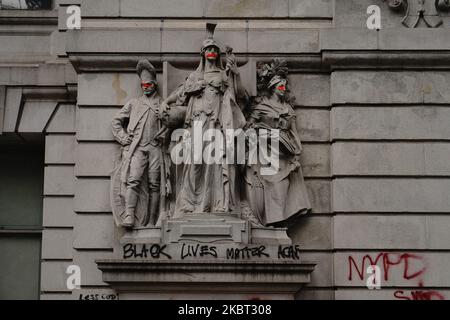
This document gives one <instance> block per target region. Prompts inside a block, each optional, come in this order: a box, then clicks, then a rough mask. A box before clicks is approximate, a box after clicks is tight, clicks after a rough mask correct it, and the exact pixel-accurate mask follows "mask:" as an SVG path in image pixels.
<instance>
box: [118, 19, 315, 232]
mask: <svg viewBox="0 0 450 320" xmlns="http://www.w3.org/2000/svg"><path fill="white" fill-rule="evenodd" d="M214 28H215V25H214V24H208V25H207V29H208V32H209V36H208V38H207V39H206V40H204V41H203V45H202V48H201V51H200V54H201V58H200V63H199V65H198V68H197V69H196V70H195V71H193V72H192V73H191V74H189V76H188V77H187V78H186V79H185V80H184V81H182V79H180V80H181V84H180V85H179V86H178V88H177V89H176V90H174V92H172V93H171V94H169V96H168V97H167V98H166V99H165V100H162V99H161V98H160V96H159V94H158V83H157V81H156V71H155V68H154V67H153V66H152V65H151V64H150V62H149V61H147V60H141V61H139V63H138V65H137V73H138V75H139V77H140V79H141V87H142V91H143V95H142V96H141V97H140V98H137V99H133V100H131V101H129V102H128V103H126V104H125V106H124V107H123V108H122V109H121V110H120V111H119V112H118V113H117V114H116V115H115V116H114V118H113V121H112V132H113V134H114V137H115V139H116V140H117V141H118V142H119V143H120V144H121V146H122V149H121V150H122V154H121V161H120V164H119V165H118V166H117V167H116V169H115V170H114V172H113V174H112V177H111V179H112V180H111V204H112V210H113V213H114V217H115V220H116V223H117V225H119V226H123V227H125V228H138V227H153V226H160V225H161V223H162V221H163V220H170V219H180V218H186V217H190V216H195V217H197V218H199V217H200V218H201V217H205V216H207V215H222V216H227V215H230V216H234V217H238V218H240V219H243V220H248V221H250V222H251V223H252V224H253V225H256V226H265V227H268V226H275V227H278V226H288V225H289V224H290V223H291V222H293V221H294V220H295V218H296V217H297V216H299V215H301V214H304V213H306V212H308V211H309V210H310V207H311V206H310V203H309V200H308V196H307V192H306V187H305V182H304V180H303V174H302V169H301V162H300V154H301V151H302V145H301V142H300V138H299V133H298V130H297V127H296V115H295V112H294V109H293V105H292V103H293V97H292V96H291V94H290V92H289V83H288V78H287V73H288V69H287V64H286V62H285V61H282V60H273V61H272V63H271V64H260V65H259V66H258V74H257V86H258V95H257V96H256V97H251V96H250V95H249V94H248V93H247V91H246V90H245V89H244V87H243V86H242V83H241V77H240V71H239V69H238V67H237V64H236V58H235V56H234V54H233V53H232V49H231V48H227V49H226V53H225V59H224V60H225V61H224V62H225V66H224V65H223V64H222V58H221V53H222V52H221V48H220V46H219V44H218V43H217V42H216V41H215V40H214V38H213V35H214ZM180 129H183V130H184V131H183V132H185V133H184V135H183V136H181V137H178V138H175V139H174V138H173V136H174V135H173V133H174V132H175V131H176V130H180ZM239 130H240V131H239ZM250 131H251V132H253V133H254V135H253V138H254V140H255V141H257V146H258V152H259V153H258V156H257V157H256V158H257V160H256V161H249V158H250V157H251V155H249V154H248V153H249V152H248V153H246V157H245V161H244V163H234V162H230V161H216V162H212V163H210V162H208V161H206V162H205V161H199V162H197V161H188V162H184V163H183V164H174V162H173V161H172V159H171V155H172V154H171V151H173V146H174V144H176V143H185V144H186V143H188V144H195V143H197V142H196V141H195V140H194V138H195V137H196V135H198V134H200V136H201V137H203V138H204V137H205V136H209V135H210V133H211V132H219V133H223V136H226V134H227V132H250ZM272 132H276V135H272V134H271V133H272ZM245 137H246V138H245V139H244V140H241V143H242V144H245V145H248V144H249V140H251V136H250V135H245ZM249 137H250V138H249ZM215 139H217V137H216V138H215ZM275 139H276V143H275ZM202 141H203V140H202ZM213 141H214V138H212V139H210V142H211V143H212V142H213ZM216 142H217V141H216ZM231 142H235V139H234V138H233V139H231ZM231 144H233V143H231ZM231 144H230V143H228V144H227V143H225V148H231V149H232V148H233V147H232V146H231ZM262 145H266V146H267V145H270V146H272V147H273V146H277V148H276V149H275V148H272V149H270V148H269V149H270V150H269V154H267V153H264V152H260V150H261V148H260V147H261V146H262ZM187 150H189V151H188V153H189V154H187V155H186V154H185V155H184V156H187V158H189V159H191V160H192V159H196V158H198V156H199V155H200V156H201V155H204V154H208V152H209V151H210V145H208V144H207V143H202V144H201V146H200V147H199V148H196V147H195V146H194V147H193V148H190V149H187ZM214 152H218V151H217V150H215V151H214ZM216 155H217V154H216ZM274 156H276V160H277V164H278V165H277V170H276V171H275V172H272V173H267V172H264V170H261V169H262V168H263V167H264V166H267V163H269V165H270V162H271V159H273V157H274Z"/></svg>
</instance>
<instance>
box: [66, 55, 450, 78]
mask: <svg viewBox="0 0 450 320" xmlns="http://www.w3.org/2000/svg"><path fill="white" fill-rule="evenodd" d="M274 57H279V58H283V59H286V60H287V62H288V65H289V68H290V70H291V72H292V73H295V72H329V71H331V70H334V69H343V68H344V69H345V68H351V69H363V68H368V69H379V68H402V69H423V70H425V69H430V70H435V69H450V51H449V50H442V51H436V50H421V51H415V50H414V51H412V50H405V51H397V50H324V51H322V52H321V53H317V54H307V55H304V54H299V55H296V56H293V55H280V54H278V55H276V54H270V55H269V54H267V55H245V56H239V55H237V62H238V65H239V66H241V65H243V64H245V63H246V62H247V61H248V60H249V59H250V58H252V59H255V60H256V61H262V62H265V63H267V62H269V61H270V60H271V59H272V58H274ZM142 58H148V59H149V61H150V62H151V63H152V64H153V65H154V66H155V67H156V69H157V71H158V72H162V69H163V63H162V61H168V62H169V63H170V64H171V65H172V66H174V67H177V68H180V69H194V68H195V67H196V65H197V63H198V56H197V55H182V56H178V57H176V56H174V55H167V56H166V55H161V56H159V55H144V54H143V55H131V56H130V55H73V56H70V58H69V59H70V61H71V62H72V64H73V65H74V67H75V69H76V71H77V73H85V72H87V73H89V72H134V67H133V66H136V63H137V61H139V59H142Z"/></svg>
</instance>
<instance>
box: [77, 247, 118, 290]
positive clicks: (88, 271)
mask: <svg viewBox="0 0 450 320" xmlns="http://www.w3.org/2000/svg"><path fill="white" fill-rule="evenodd" d="M110 256H111V252H109V251H78V250H74V253H73V263H74V264H76V265H78V266H80V268H81V270H83V271H84V272H83V273H82V275H83V276H82V277H81V285H82V286H107V284H106V283H104V282H103V281H102V272H101V271H100V270H99V269H98V268H97V264H96V263H95V260H96V259H108V258H109V257H110Z"/></svg>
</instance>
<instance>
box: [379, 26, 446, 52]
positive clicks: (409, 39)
mask: <svg viewBox="0 0 450 320" xmlns="http://www.w3.org/2000/svg"><path fill="white" fill-rule="evenodd" d="M377 34H378V49H379V50H450V34H449V33H448V31H447V30H446V29H445V28H442V29H433V28H411V29H408V28H397V29H381V30H380V31H379V32H378V33H377Z"/></svg>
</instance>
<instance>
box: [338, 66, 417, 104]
mask: <svg viewBox="0 0 450 320" xmlns="http://www.w3.org/2000/svg"><path fill="white" fill-rule="evenodd" d="M422 81H423V79H422V74H421V73H420V72H408V71H404V72H393V71H342V72H341V71H340V72H333V74H332V75H331V102H332V103H333V104H349V103H370V104H383V103H410V104H412V103H422V102H423V91H422Z"/></svg>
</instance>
